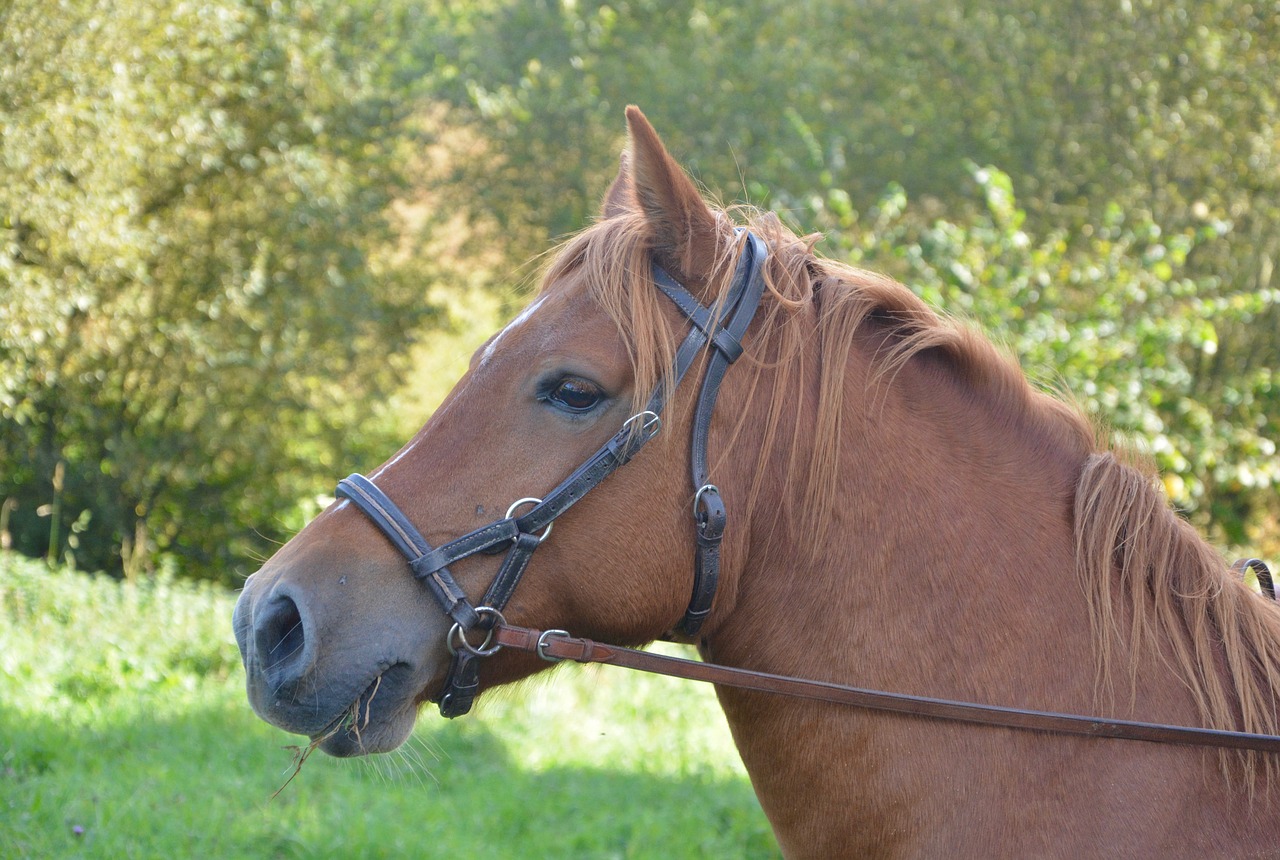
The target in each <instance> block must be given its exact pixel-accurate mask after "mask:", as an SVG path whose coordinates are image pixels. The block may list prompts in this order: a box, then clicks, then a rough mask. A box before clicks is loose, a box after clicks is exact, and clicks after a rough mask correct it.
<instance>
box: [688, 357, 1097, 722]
mask: <svg viewBox="0 0 1280 860" xmlns="http://www.w3.org/2000/svg"><path fill="white" fill-rule="evenodd" d="M862 352H863V353H865V352H867V350H862ZM854 358H855V360H857V358H858V351H857V350H855V357H854ZM875 373H876V369H875V368H873V367H872V366H871V365H870V363H869V362H864V363H862V364H861V365H859V366H857V367H854V368H851V369H850V372H849V374H848V376H847V377H846V380H845V384H844V399H845V405H844V408H843V418H842V425H841V431H840V452H841V463H840V466H839V474H838V476H837V480H836V482H835V489H834V495H833V498H832V499H831V500H830V504H829V516H830V523H829V527H828V529H827V530H826V540H824V541H822V545H820V546H813V545H811V543H812V541H811V539H810V538H809V537H808V536H806V535H805V534H797V533H796V532H795V530H787V529H785V528H783V527H781V526H780V525H779V524H778V523H777V522H776V521H775V517H774V516H772V515H771V514H772V512H775V511H778V510H782V509H785V508H786V503H785V500H782V499H768V498H764V499H761V500H759V501H758V502H757V504H756V505H755V506H754V508H753V512H752V517H753V522H752V535H751V547H750V549H749V550H747V551H745V552H744V557H745V559H746V560H745V562H744V564H743V567H742V568H741V579H740V581H739V582H738V583H737V588H736V591H735V592H734V597H735V601H734V606H733V608H732V611H731V612H730V613H728V617H727V618H726V619H725V620H724V622H723V623H722V624H721V625H720V626H719V627H718V628H717V630H716V636H715V637H713V641H712V642H711V648H712V649H713V651H714V656H715V658H716V659H725V660H745V661H748V662H752V663H757V664H760V665H759V668H763V669H767V670H770V671H780V672H787V673H794V674H809V675H814V674H818V675H822V676H824V677H831V678H834V679H838V680H842V681H846V682H855V683H858V684H864V685H873V684H882V685H884V686H886V687H889V688H892V689H897V690H902V691H905V692H913V693H919V694H926V695H935V696H952V697H957V698H978V699H980V700H985V701H991V702H1004V703H1018V704H1023V705H1028V706H1042V707H1058V708H1067V707H1069V708H1072V709H1084V708H1087V707H1088V706H1089V704H1090V701H1091V695H1092V691H1093V682H1094V671H1093V663H1092V650H1091V643H1090V638H1089V637H1090V624H1089V621H1088V617H1087V612H1086V607H1085V604H1084V601H1083V599H1082V597H1081V595H1080V593H1079V589H1078V588H1077V587H1076V586H1075V584H1074V581H1073V578H1074V573H1073V570H1074V559H1073V546H1074V544H1073V534H1072V513H1071V511H1072V507H1071V506H1072V499H1073V493H1074V484H1075V480H1076V478H1077V476H1078V474H1079V469H1080V465H1081V463H1082V462H1083V461H1084V458H1085V457H1086V456H1087V450H1088V443H1087V441H1086V440H1085V439H1083V438H1080V434H1079V433H1078V432H1076V430H1075V429H1074V428H1068V427H1065V426H1064V425H1063V423H1062V422H1061V421H1059V420H1058V416H1057V415H1056V414H1055V410H1054V409H1053V408H1052V407H1051V406H1050V405H1049V404H1047V403H1042V402H1040V401H1038V400H1035V399H1034V398H1033V400H1032V402H1031V405H1032V406H1036V407H1038V409H1033V410H1032V411H1030V412H1028V411H1027V410H1025V409H1024V408H1023V406H1024V405H1025V404H1020V403H1019V404H1015V405H1013V406H1011V405H1010V404H1009V403H1007V402H1005V400H1004V399H1003V398H1001V397H1000V396H999V392H998V391H996V392H992V391H988V392H985V393H979V392H978V391H977V390H976V389H975V387H974V386H973V385H971V384H970V383H969V382H968V381H967V380H965V379H964V378H962V377H961V376H960V375H958V374H957V373H956V372H955V371H954V369H953V368H951V367H950V366H948V365H947V364H946V363H945V361H944V360H942V359H938V358H934V357H932V356H930V355H929V354H925V355H921V356H918V357H916V358H914V359H912V360H911V361H910V362H907V363H906V364H905V365H903V366H902V367H901V368H900V369H899V370H898V371H897V372H896V374H895V375H894V376H893V378H892V379H878V378H875V376H874V375H875ZM811 387H812V386H811ZM802 411H803V410H802ZM798 420H799V426H800V427H801V428H803V427H805V426H806V419H805V418H804V417H800V418H799V419H798ZM800 432H801V433H802V434H803V433H804V432H805V431H804V430H803V429H801V430H800ZM801 447H802V448H804V447H805V445H804V444H802V445H801ZM785 448H786V446H780V447H778V448H776V449H775V450H774V453H773V454H772V455H770V456H767V458H766V460H765V462H763V463H762V464H760V465H758V466H756V467H755V468H758V469H764V470H766V471H768V472H772V473H780V472H782V471H785V470H787V469H794V468H795V463H794V462H793V457H792V455H791V452H789V451H786V450H785ZM768 483H769V484H770V485H772V486H783V485H784V484H785V483H786V481H785V480H783V479H782V478H777V479H775V480H773V481H770V482H768ZM762 630H766V631H777V632H778V633H779V635H778V636H776V637H770V640H771V641H773V639H775V638H776V640H777V643H776V647H771V648H770V649H761V648H760V646H759V643H760V641H761V639H762V637H761V635H760V631H762ZM815 636H816V637H817V638H818V639H820V640H821V641H823V642H827V643H833V642H834V643H840V645H839V646H838V647H837V648H835V649H834V650H831V649H825V648H824V649H821V650H814V649H813V647H812V646H813V644H814V643H813V641H812V640H813V638H814V637H815ZM1046 636H1049V637H1052V642H1053V646H1052V648H1051V649H1042V648H1036V647H1028V646H1029V644H1030V643H1037V642H1044V641H1045V637H1046ZM1064 661H1065V662H1067V663H1070V664H1071V665H1070V668H1068V669H1065V670H1064V668H1063V667H1064ZM1029 688H1030V689H1029Z"/></svg>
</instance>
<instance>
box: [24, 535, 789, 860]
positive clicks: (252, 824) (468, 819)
mask: <svg viewBox="0 0 1280 860" xmlns="http://www.w3.org/2000/svg"><path fill="white" fill-rule="evenodd" d="M230 615H231V598H230V596H229V595H227V594H226V593H225V591H223V590H222V589H219V588H215V587H211V586H209V585H207V584H206V585H203V586H201V585H196V584H191V583H184V582H182V581H179V580H173V579H170V578H166V577H159V578H148V579H143V580H141V581H139V582H138V583H136V584H131V583H127V582H126V583H118V582H115V581H113V580H111V579H108V578H106V577H92V578H91V577H89V576H86V575H85V574H83V573H72V572H69V571H65V570H56V569H55V570H50V569H49V568H48V567H46V566H45V564H44V563H42V562H34V561H30V560H26V559H22V558H20V557H18V556H16V555H14V554H13V553H5V552H0V856H3V857H6V858H26V857H31V858H46V857H48V858H53V857H57V858H72V857H79V858H110V860H119V858H134V857H138V858H141V857H147V858H151V857H217V858H226V859H227V860H233V858H241V857H244V858H262V857H269V858H333V857H343V858H374V857H406V856H427V857H449V856H469V855H473V854H475V853H476V852H477V851H478V850H483V851H484V852H486V853H490V854H493V855H494V856H501V857H564V858H604V857H633V858H655V860H665V858H669V857H691V856H701V857H742V858H768V857H777V856H778V853H777V848H776V847H775V844H774V842H773V837H772V836H771V835H770V833H769V829H768V826H767V825H766V823H765V819H764V815H763V814H762V813H761V812H760V808H759V806H758V805H757V804H756V801H755V795H754V794H752V792H751V787H750V785H749V783H748V782H747V778H746V775H745V774H744V773H743V771H742V766H741V764H740V763H739V762H738V759H737V756H736V755H735V754H734V751H733V746H732V742H731V740H730V739H729V733H728V729H727V727H726V726H725V724H724V720H723V718H721V716H720V713H719V708H718V707H717V705H716V702H715V696H714V694H713V693H712V691H711V688H710V687H707V686H705V685H695V684H689V683H682V682H679V681H675V680H673V679H669V678H657V677H642V676H640V675H639V674H638V673H624V672H618V671H616V670H607V669H606V670H599V669H592V670H587V669H582V668H580V667H577V666H572V667H565V668H564V669H560V670H557V671H556V672H555V673H554V682H553V683H552V684H549V685H548V684H546V683H541V684H539V685H537V686H533V685H526V686H525V689H524V691H523V692H522V693H521V694H520V695H518V696H514V697H513V696H510V695H508V696H506V697H504V696H503V695H501V694H499V695H498V696H497V697H496V698H487V699H486V700H485V701H484V702H482V703H481V704H480V706H479V712H478V713H477V714H476V715H475V716H474V717H469V718H467V719H465V720H458V721H456V722H446V721H445V720H441V719H434V720H432V719H424V720H423V725H422V727H421V728H419V729H418V732H417V734H416V735H415V737H414V738H413V739H412V740H411V741H410V743H409V745H408V746H407V747H405V748H402V751H400V752H398V753H397V754H396V755H395V756H394V757H391V758H387V757H380V758H379V759H378V760H374V761H370V760H367V759H366V760H362V761H358V762H352V761H349V760H337V759H330V758H328V757H327V756H323V755H318V756H314V757H311V758H309V759H308V760H307V762H306V764H305V765H304V766H303V768H302V770H301V771H300V772H299V773H298V775H297V776H296V777H295V778H294V780H293V781H292V782H290V783H289V784H288V785H287V786H286V787H285V788H283V789H282V790H281V791H280V793H279V794H278V795H276V796H275V797H273V796H272V795H273V794H274V793H275V792H276V790H277V789H280V787H281V786H282V785H283V784H284V783H285V780H286V779H287V778H288V776H289V774H290V773H291V772H292V771H293V766H292V760H293V757H292V754H291V753H290V751H289V750H288V749H286V748H285V747H287V746H289V745H291V744H295V743H297V741H298V738H296V737H293V736H290V735H286V734H284V733H283V732H280V731H277V730H275V729H273V728H271V727H269V726H267V725H266V724H265V723H263V722H262V721H260V720H259V719H257V717H255V716H254V715H253V713H252V712H251V711H250V710H249V709H248V708H247V707H246V706H245V701H244V688H243V674H242V672H241V670H240V658H239V654H238V652H237V650H236V646H235V643H234V641H233V640H232V638H231V636H230V634H229V623H228V619H229V618H230Z"/></svg>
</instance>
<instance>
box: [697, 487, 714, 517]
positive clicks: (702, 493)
mask: <svg viewBox="0 0 1280 860" xmlns="http://www.w3.org/2000/svg"><path fill="white" fill-rule="evenodd" d="M707 493H715V494H716V495H719V494H720V488H719V487H717V486H716V485H715V484H703V485H702V486H701V487H699V488H698V492H696V493H695V494H694V496H693V512H694V513H695V514H696V513H697V512H698V507H699V506H700V505H701V504H702V497H703V496H705V495H706V494H707Z"/></svg>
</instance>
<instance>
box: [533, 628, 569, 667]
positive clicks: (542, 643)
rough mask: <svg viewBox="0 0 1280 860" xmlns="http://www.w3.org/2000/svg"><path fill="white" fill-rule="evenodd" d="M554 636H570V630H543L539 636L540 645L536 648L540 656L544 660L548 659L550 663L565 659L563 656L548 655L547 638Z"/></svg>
mask: <svg viewBox="0 0 1280 860" xmlns="http://www.w3.org/2000/svg"><path fill="white" fill-rule="evenodd" d="M552 636H560V637H563V638H565V639H568V638H570V637H569V631H568V630H544V631H542V635H540V636H539V637H538V646H537V648H536V649H535V650H536V651H537V652H538V656H539V657H541V658H542V659H543V660H546V661H547V662H548V663H559V662H560V661H562V660H563V659H564V658H563V657H552V656H550V655H548V654H547V651H546V648H547V639H548V638H550V637H552Z"/></svg>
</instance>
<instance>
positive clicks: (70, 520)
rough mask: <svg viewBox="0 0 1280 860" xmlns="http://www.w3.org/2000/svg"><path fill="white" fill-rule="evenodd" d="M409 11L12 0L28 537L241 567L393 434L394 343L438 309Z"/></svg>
mask: <svg viewBox="0 0 1280 860" xmlns="http://www.w3.org/2000/svg"><path fill="white" fill-rule="evenodd" d="M402 23H403V22H402V21H401V20H399V19H397V18H396V17H395V16H394V15H392V14H390V13H388V12H386V11H385V10H383V11H380V10H377V9H373V8H370V9H364V8H362V6H360V5H350V4H347V3H344V2H340V0H320V2H312V3H305V4H304V3H298V4H293V3H261V2H256V0H207V2H201V3H191V2H186V0H129V2H74V0H63V2H56V3H51V2H44V0H15V2H12V3H10V4H8V5H7V7H6V8H5V9H4V10H3V11H0V497H3V498H4V499H6V500H16V501H17V502H18V507H17V509H16V510H14V511H12V512H11V516H10V519H9V529H10V530H11V531H12V533H13V540H14V543H15V546H17V547H18V548H21V549H23V550H24V551H26V552H28V553H31V554H44V553H45V552H46V551H49V552H51V553H53V554H55V555H61V554H63V553H68V554H71V555H73V556H74V558H75V560H76V562H77V563H78V564H80V565H82V566H87V567H91V568H105V569H110V570H115V571H120V570H126V571H134V570H137V569H141V568H145V567H146V566H148V565H150V564H152V563H153V562H154V559H155V558H156V555H157V553H167V554H171V555H173V556H174V557H176V558H177V559H178V561H179V563H180V565H181V566H182V567H183V569H184V570H185V571H187V572H189V573H192V574H195V575H199V576H222V577H225V578H228V579H234V576H235V574H236V573H243V571H242V570H240V569H238V565H243V564H245V563H246V562H247V561H248V560H250V559H251V557H252V556H254V555H255V554H260V553H261V552H262V551H263V549H264V548H265V547H266V546H267V545H269V543H270V541H271V540H272V539H274V538H276V537H277V536H279V535H280V534H281V533H282V532H283V531H285V530H286V528H288V525H286V523H284V522H283V521H282V520H283V518H285V517H287V516H288V515H289V512H290V511H293V510H295V509H296V508H297V505H298V503H299V500H302V499H306V498H307V497H314V496H315V495H316V494H317V493H319V492H321V491H322V490H325V489H327V488H328V486H329V485H330V481H331V480H332V478H333V475H334V474H336V473H337V471H338V470H340V469H341V468H344V467H345V464H341V463H340V461H342V460H348V459H351V458H353V457H357V456H358V452H359V451H361V450H362V445H369V444H377V445H378V446H379V447H383V448H385V446H387V445H388V444H389V443H388V441H387V440H386V439H383V438H379V430H380V429H383V428H385V422H383V423H381V424H380V423H379V419H378V413H379V408H378V406H377V404H379V403H380V402H381V401H382V398H383V395H384V394H385V393H386V392H387V391H388V390H389V389H390V388H391V387H392V386H393V385H394V384H395V383H396V381H397V379H398V372H399V370H401V369H402V366H401V365H400V364H399V363H397V362H396V361H394V360H391V359H390V358H389V357H390V356H393V355H394V354H395V352H396V349H397V347H398V346H399V345H401V344H403V343H404V342H405V340H406V338H407V337H408V335H409V333H410V332H411V331H412V330H413V328H414V327H415V326H417V325H418V324H419V323H421V322H422V321H423V318H424V314H427V313H429V312H430V311H429V308H427V307H426V306H425V305H424V302H423V289H422V286H421V284H420V283H418V281H417V278H416V277H415V276H416V275H421V273H422V272H421V269H422V267H421V266H420V265H418V264H417V263H415V262H414V261H413V260H412V259H408V260H406V259H405V257H404V255H397V254H396V253H395V251H396V249H395V246H394V242H395V238H396V236H395V233H394V231H392V230H391V229H390V227H389V224H388V220H387V212H388V206H389V204H390V203H391V201H392V199H393V195H395V194H396V193H397V191H398V189H399V188H400V187H401V186H402V175H401V173H400V168H399V167H398V164H399V163H401V160H402V159H404V157H405V151H404V149H405V147H404V144H405V143H406V141H407V140H408V139H409V135H408V132H407V127H406V124H405V115H406V111H407V110H408V108H409V107H410V104H408V103H407V102H406V100H405V99H403V98H398V97H396V96H397V95H399V96H402V95H403V92H401V93H398V94H397V93H395V92H394V89H395V88H394V87H393V86H391V85H390V83H389V82H388V76H391V75H394V74H395V73H396V68H395V61H394V58H392V59H388V55H389V54H391V53H393V52H394V51H396V50H400V49H402V43H401V41H400V39H401V38H403V36H404V34H402V33H401V32H400V29H399V28H400V26H401V24H402ZM55 473H57V474H58V475H60V476H63V477H62V478H61V480H59V481H58V486H57V487H56V488H55V486H54V476H55ZM42 514H43V515H44V516H41V515H42Z"/></svg>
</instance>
